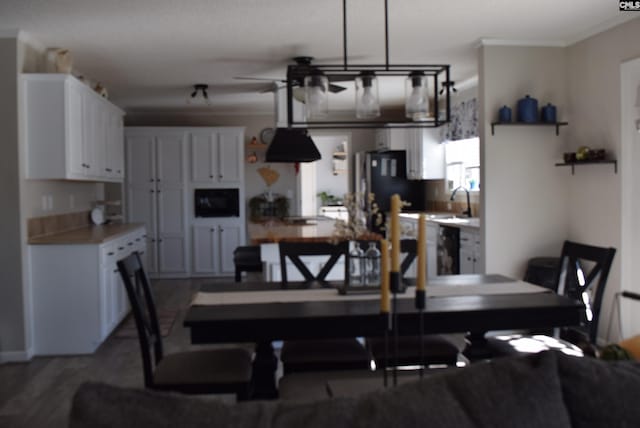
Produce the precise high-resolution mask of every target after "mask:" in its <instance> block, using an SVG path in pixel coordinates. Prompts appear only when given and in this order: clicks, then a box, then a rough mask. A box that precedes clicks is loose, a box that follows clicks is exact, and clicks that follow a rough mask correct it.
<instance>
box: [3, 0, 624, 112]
mask: <svg viewBox="0 0 640 428" xmlns="http://www.w3.org/2000/svg"><path fill="white" fill-rule="evenodd" d="M383 11H384V1H383V0H348V2H347V15H348V34H347V35H348V52H349V62H350V63H353V64H357V63H358V62H361V63H382V62H383V61H384V12H383ZM635 16H636V15H634V14H633V13H625V12H619V11H618V4H617V2H615V1H603V0H564V1H558V0H536V1H523V0H522V1H520V0H519V1H514V0H456V1H452V0H389V38H390V54H391V55H390V60H391V63H394V64H400V63H407V64H411V63H413V64H421V63H444V64H451V65H452V69H451V70H452V77H453V80H456V81H458V82H461V81H464V80H466V79H469V78H472V77H473V76H475V75H476V73H477V71H476V68H477V60H476V48H477V46H478V42H479V40H480V39H481V38H492V39H500V40H507V41H523V42H527V43H539V44H558V45H565V44H570V43H573V42H575V41H577V40H580V39H582V38H584V37H586V36H588V35H591V34H594V33H596V32H597V31H599V30H602V29H605V28H608V27H610V26H612V25H614V24H616V23H619V22H622V21H624V20H628V19H630V18H632V17H635ZM14 29H19V30H22V31H24V32H26V33H27V34H28V35H30V36H32V37H33V38H34V39H36V40H38V41H40V42H41V43H42V44H43V45H44V46H46V47H65V48H69V49H70V50H71V52H72V55H73V59H74V69H75V70H77V72H78V73H81V74H84V75H86V76H88V77H90V78H91V79H92V80H96V81H100V82H102V83H103V84H104V85H105V86H106V87H107V88H108V90H109V93H110V97H111V99H112V100H113V101H114V102H115V103H116V104H118V105H120V106H121V107H123V108H125V109H126V110H128V111H150V110H153V111H157V110H183V109H185V108H194V107H188V106H186V103H185V99H186V97H187V94H188V93H189V92H190V86H191V85H193V84H194V83H206V84H209V85H210V90H209V93H210V96H211V99H212V105H211V106H210V107H207V108H206V110H207V111H212V112H216V113H228V114H237V113H256V112H271V111H272V105H273V98H272V95H271V94H269V93H263V94H260V93H259V91H260V90H261V89H264V88H266V87H267V86H268V82H266V81H265V82H260V81H256V82H252V81H245V80H236V79H234V76H253V77H264V78H272V79H274V80H278V79H281V78H284V75H285V70H286V65H287V64H288V63H289V62H290V59H291V58H292V57H294V56H297V55H308V56H313V57H315V58H316V59H317V62H318V63H340V62H341V61H342V52H343V51H342V47H343V46H342V1H341V0H330V1H318V0H316V1H311V0H268V1H267V0H184V1H175V0H109V1H106V0H56V1H52V0H0V31H10V30H14Z"/></svg>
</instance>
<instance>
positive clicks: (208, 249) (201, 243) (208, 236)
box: [192, 225, 218, 274]
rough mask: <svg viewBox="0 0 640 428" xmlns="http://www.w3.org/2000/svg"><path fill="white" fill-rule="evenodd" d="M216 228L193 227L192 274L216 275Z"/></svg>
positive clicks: (211, 226) (213, 226)
mask: <svg viewBox="0 0 640 428" xmlns="http://www.w3.org/2000/svg"><path fill="white" fill-rule="evenodd" d="M216 233H217V231H216V226H215V225H210V226H194V227H193V239H192V242H193V272H194V273H211V274H213V273H216V272H217V270H218V266H217V263H216V261H215V259H214V255H215V253H216V251H215V248H214V245H215V242H214V241H215V239H214V238H215V236H216Z"/></svg>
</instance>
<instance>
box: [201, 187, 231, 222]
mask: <svg viewBox="0 0 640 428" xmlns="http://www.w3.org/2000/svg"><path fill="white" fill-rule="evenodd" d="M194 198H195V214H196V217H238V216H239V215H240V199H239V198H240V197H239V191H238V189H195V197H194Z"/></svg>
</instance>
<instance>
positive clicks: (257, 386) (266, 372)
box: [251, 341, 278, 400]
mask: <svg viewBox="0 0 640 428" xmlns="http://www.w3.org/2000/svg"><path fill="white" fill-rule="evenodd" d="M277 368H278V357H276V355H275V353H274V352H273V346H272V345H271V342H270V341H269V342H260V343H257V344H256V356H255V359H254V360H253V375H252V377H251V386H252V391H253V392H252V394H251V398H252V399H256V400H269V399H276V398H278V388H277V387H276V370H277Z"/></svg>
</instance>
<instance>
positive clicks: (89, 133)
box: [82, 90, 101, 177]
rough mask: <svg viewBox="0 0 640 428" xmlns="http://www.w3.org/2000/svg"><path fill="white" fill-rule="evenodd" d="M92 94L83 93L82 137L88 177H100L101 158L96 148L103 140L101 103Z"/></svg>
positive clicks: (83, 155)
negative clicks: (101, 133) (101, 132)
mask: <svg viewBox="0 0 640 428" xmlns="http://www.w3.org/2000/svg"><path fill="white" fill-rule="evenodd" d="M91 95H92V94H91V93H89V92H87V91H86V90H85V91H84V94H83V107H84V110H83V113H84V117H83V138H82V149H83V150H82V157H83V161H84V164H85V171H86V176H87V177H98V176H99V175H100V173H101V171H100V170H99V167H100V165H98V164H99V162H98V160H99V159H100V157H99V153H97V150H96V148H97V147H98V146H100V142H99V140H101V135H100V128H101V126H100V125H101V120H100V113H101V112H100V105H99V104H98V103H97V102H96V100H95V99H94V98H93V97H92V96H91Z"/></svg>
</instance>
